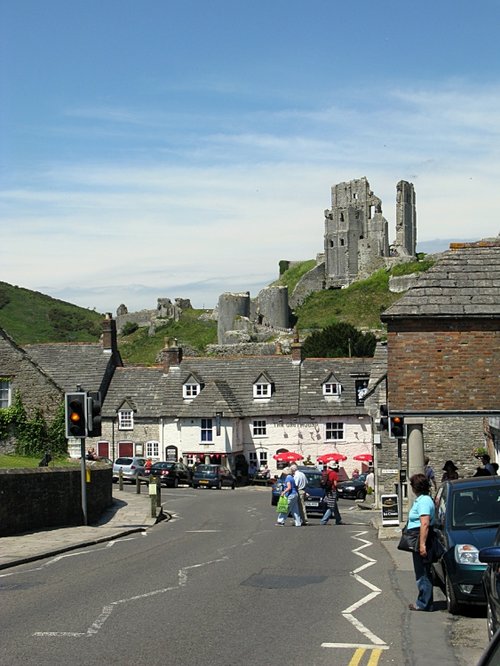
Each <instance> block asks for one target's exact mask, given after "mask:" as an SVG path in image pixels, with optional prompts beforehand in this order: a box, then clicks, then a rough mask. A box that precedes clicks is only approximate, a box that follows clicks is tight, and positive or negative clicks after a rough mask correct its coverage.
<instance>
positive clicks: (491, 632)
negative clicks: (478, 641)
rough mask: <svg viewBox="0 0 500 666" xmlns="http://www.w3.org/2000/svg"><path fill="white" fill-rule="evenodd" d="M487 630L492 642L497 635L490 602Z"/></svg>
mask: <svg viewBox="0 0 500 666" xmlns="http://www.w3.org/2000/svg"><path fill="white" fill-rule="evenodd" d="M486 628H487V630H488V640H489V641H491V640H492V638H493V635H494V634H495V621H494V619H493V609H492V608H491V601H490V600H488V603H487V605H486Z"/></svg>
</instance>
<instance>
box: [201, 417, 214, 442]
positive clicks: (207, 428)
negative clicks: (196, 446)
mask: <svg viewBox="0 0 500 666" xmlns="http://www.w3.org/2000/svg"><path fill="white" fill-rule="evenodd" d="M212 427H213V426H212V419H201V441H202V442H212V441H213V438H214V435H213V431H212Z"/></svg>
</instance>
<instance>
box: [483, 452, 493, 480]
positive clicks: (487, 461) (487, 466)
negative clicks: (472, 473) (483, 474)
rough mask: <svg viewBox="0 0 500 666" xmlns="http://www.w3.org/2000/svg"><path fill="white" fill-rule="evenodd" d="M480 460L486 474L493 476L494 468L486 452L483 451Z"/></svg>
mask: <svg viewBox="0 0 500 666" xmlns="http://www.w3.org/2000/svg"><path fill="white" fill-rule="evenodd" d="M481 462H482V463H483V468H484V469H485V470H486V471H487V472H488V474H491V475H492V476H495V468H494V467H493V465H492V464H491V458H490V457H489V455H488V454H487V453H483V455H482V456H481Z"/></svg>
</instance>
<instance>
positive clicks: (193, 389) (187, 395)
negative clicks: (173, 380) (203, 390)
mask: <svg viewBox="0 0 500 666" xmlns="http://www.w3.org/2000/svg"><path fill="white" fill-rule="evenodd" d="M199 392H200V385H199V384H184V386H183V387H182V397H183V398H184V399H185V400H192V399H193V398H196V396H197V395H198V393H199Z"/></svg>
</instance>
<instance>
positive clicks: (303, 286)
mask: <svg viewBox="0 0 500 666" xmlns="http://www.w3.org/2000/svg"><path fill="white" fill-rule="evenodd" d="M324 288H325V262H324V260H323V261H320V262H319V263H318V264H316V266H314V268H311V270H310V271H307V273H306V274H305V275H303V276H302V277H301V278H300V280H299V281H298V282H297V284H296V286H295V289H294V290H293V293H292V295H291V296H290V307H291V308H296V307H298V306H299V305H300V304H301V303H303V302H304V300H305V299H306V298H307V296H309V294H313V293H314V292H315V291H322V290H323V289H324Z"/></svg>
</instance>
